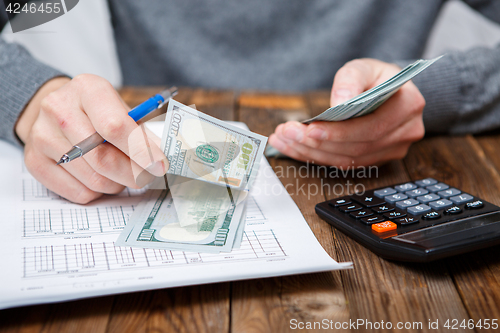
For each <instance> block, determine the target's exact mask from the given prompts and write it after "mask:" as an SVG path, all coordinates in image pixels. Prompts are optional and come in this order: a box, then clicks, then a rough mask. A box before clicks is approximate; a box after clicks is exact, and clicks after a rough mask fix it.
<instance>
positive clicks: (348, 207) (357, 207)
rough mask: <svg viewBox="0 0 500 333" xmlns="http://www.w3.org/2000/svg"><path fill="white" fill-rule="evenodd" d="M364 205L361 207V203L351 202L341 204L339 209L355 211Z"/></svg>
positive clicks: (346, 211)
mask: <svg viewBox="0 0 500 333" xmlns="http://www.w3.org/2000/svg"><path fill="white" fill-rule="evenodd" d="M362 208H363V207H361V206H360V205H356V204H350V205H345V206H339V210H340V211H341V212H343V213H350V212H354V211H357V210H361V209H362Z"/></svg>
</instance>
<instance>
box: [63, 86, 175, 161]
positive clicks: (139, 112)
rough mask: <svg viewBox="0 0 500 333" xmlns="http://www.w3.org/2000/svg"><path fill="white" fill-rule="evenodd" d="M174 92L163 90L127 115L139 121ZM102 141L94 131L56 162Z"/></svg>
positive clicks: (82, 152)
mask: <svg viewBox="0 0 500 333" xmlns="http://www.w3.org/2000/svg"><path fill="white" fill-rule="evenodd" d="M176 94H177V87H172V88H169V89H166V90H163V91H162V92H160V93H159V94H156V95H154V96H153V97H151V98H150V99H148V100H147V101H145V102H144V103H142V104H140V105H138V106H136V107H135V108H133V109H132V110H131V111H130V112H129V113H128V115H129V116H130V117H131V118H132V119H134V121H139V120H140V119H142V118H144V117H145V116H147V115H148V114H150V113H151V112H153V111H154V110H156V109H159V108H161V107H162V106H163V105H164V104H165V103H166V102H168V100H169V99H170V98H171V97H173V96H175V95H176ZM104 142H106V140H104V139H103V137H102V136H101V135H100V134H99V133H97V132H95V133H94V134H92V135H91V136H89V137H88V138H86V139H84V140H83V141H81V142H79V143H77V144H76V145H74V146H73V148H71V149H70V151H68V152H67V153H66V154H64V155H63V156H62V157H61V159H60V160H59V162H57V165H59V164H63V163H68V162H71V161H73V160H74V159H76V158H78V157H81V156H83V155H85V154H86V153H88V152H89V151H91V150H92V149H94V148H95V147H97V146H99V145H100V144H101V143H104Z"/></svg>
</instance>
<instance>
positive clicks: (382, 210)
mask: <svg viewBox="0 0 500 333" xmlns="http://www.w3.org/2000/svg"><path fill="white" fill-rule="evenodd" d="M372 210H373V211H374V212H375V213H377V214H383V213H385V212H392V211H393V210H394V208H393V207H391V206H389V205H382V206H379V207H374V208H372Z"/></svg>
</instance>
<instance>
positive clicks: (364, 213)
mask: <svg viewBox="0 0 500 333" xmlns="http://www.w3.org/2000/svg"><path fill="white" fill-rule="evenodd" d="M349 215H351V216H352V217H355V218H357V219H360V218H362V217H368V216H372V215H373V213H372V212H371V211H369V210H358V211H355V212H352V213H351V214H349Z"/></svg>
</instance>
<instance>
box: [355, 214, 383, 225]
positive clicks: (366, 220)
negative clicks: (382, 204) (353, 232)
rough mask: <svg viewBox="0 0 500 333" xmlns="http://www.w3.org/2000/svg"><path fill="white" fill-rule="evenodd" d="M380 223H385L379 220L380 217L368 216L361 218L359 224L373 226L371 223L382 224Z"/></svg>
mask: <svg viewBox="0 0 500 333" xmlns="http://www.w3.org/2000/svg"><path fill="white" fill-rule="evenodd" d="M382 221H385V220H384V219H383V218H381V217H380V216H376V215H375V216H370V217H363V218H362V219H361V222H363V223H364V224H373V223H379V222H382Z"/></svg>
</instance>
